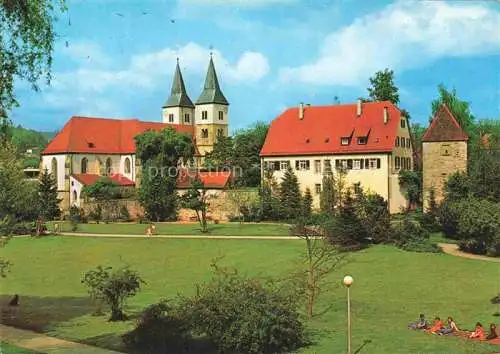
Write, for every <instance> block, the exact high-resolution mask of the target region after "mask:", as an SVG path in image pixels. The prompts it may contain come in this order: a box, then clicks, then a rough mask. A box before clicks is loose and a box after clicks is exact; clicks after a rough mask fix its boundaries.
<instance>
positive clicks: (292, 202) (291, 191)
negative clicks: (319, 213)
mask: <svg viewBox="0 0 500 354" xmlns="http://www.w3.org/2000/svg"><path fill="white" fill-rule="evenodd" d="M300 199H301V195H300V189H299V182H298V180H297V176H295V173H293V170H292V168H291V167H290V166H288V168H287V170H286V171H285V173H284V175H283V178H282V180H281V185H280V202H281V208H282V215H283V217H284V218H285V219H289V220H293V219H295V218H296V217H297V216H298V214H299V213H300V208H301V207H300V204H301V203H300Z"/></svg>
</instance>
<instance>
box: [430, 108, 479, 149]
mask: <svg viewBox="0 0 500 354" xmlns="http://www.w3.org/2000/svg"><path fill="white" fill-rule="evenodd" d="M467 140H469V138H468V137H467V135H465V133H464V131H463V129H462V127H460V124H458V122H457V120H456V119H455V117H453V114H451V112H450V110H449V109H448V107H446V105H444V104H443V105H441V107H440V108H439V109H438V110H437V111H436V114H434V118H432V122H431V125H430V126H429V128H427V130H426V131H425V133H424V135H423V136H422V142H432V141H467Z"/></svg>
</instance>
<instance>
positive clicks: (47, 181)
mask: <svg viewBox="0 0 500 354" xmlns="http://www.w3.org/2000/svg"><path fill="white" fill-rule="evenodd" d="M60 201H61V199H59V198H58V197H57V181H56V179H55V177H54V176H53V175H52V173H49V171H48V170H47V169H44V170H43V172H42V174H41V175H40V183H39V185H38V210H39V214H40V216H42V217H43V218H44V219H45V220H54V219H56V218H58V217H59V216H60V215H61V210H60V209H59V202H60Z"/></svg>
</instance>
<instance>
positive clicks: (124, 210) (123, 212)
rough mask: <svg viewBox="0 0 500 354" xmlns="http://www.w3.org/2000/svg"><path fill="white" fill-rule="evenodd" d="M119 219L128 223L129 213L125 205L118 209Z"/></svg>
mask: <svg viewBox="0 0 500 354" xmlns="http://www.w3.org/2000/svg"><path fill="white" fill-rule="evenodd" d="M120 219H122V220H124V221H130V213H129V212H128V209H127V207H126V206H125V205H122V206H121V207H120Z"/></svg>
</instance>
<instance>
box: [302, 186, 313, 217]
mask: <svg viewBox="0 0 500 354" xmlns="http://www.w3.org/2000/svg"><path fill="white" fill-rule="evenodd" d="M312 203H313V197H312V195H311V190H310V189H309V188H306V191H305V193H304V197H302V217H303V218H309V217H310V216H311V214H312Z"/></svg>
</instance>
